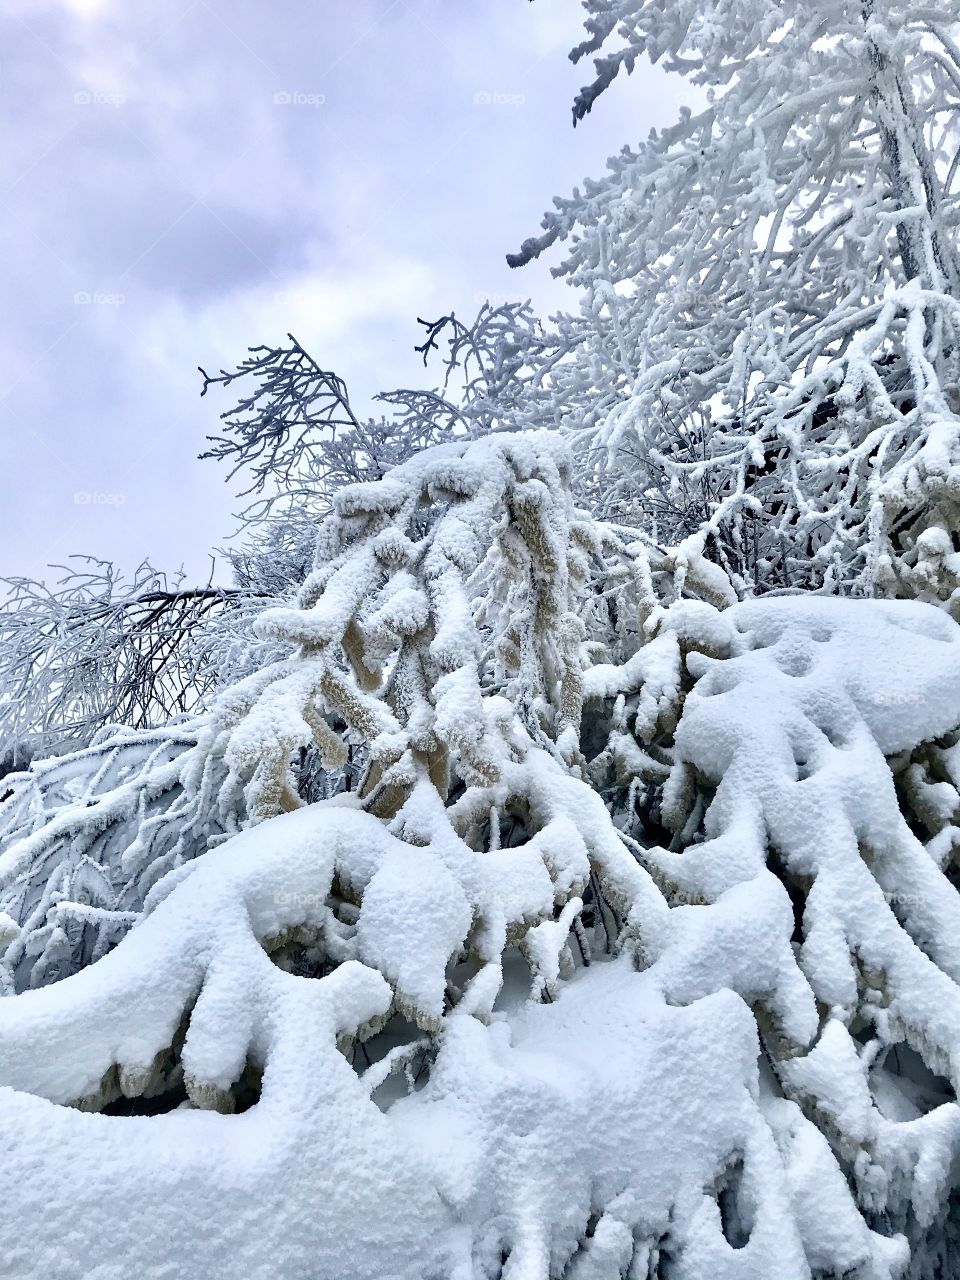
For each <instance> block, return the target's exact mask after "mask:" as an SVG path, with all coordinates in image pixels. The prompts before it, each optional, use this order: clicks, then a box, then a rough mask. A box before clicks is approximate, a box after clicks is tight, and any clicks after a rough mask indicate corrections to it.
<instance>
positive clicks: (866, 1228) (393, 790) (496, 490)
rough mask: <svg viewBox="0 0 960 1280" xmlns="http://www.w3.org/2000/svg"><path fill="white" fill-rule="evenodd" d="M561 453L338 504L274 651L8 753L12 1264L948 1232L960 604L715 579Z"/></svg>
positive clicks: (448, 1272)
mask: <svg viewBox="0 0 960 1280" xmlns="http://www.w3.org/2000/svg"><path fill="white" fill-rule="evenodd" d="M569 469H570V462H569V458H568V456H567V454H566V452H565V449H564V447H563V445H562V443H561V441H560V440H559V439H558V437H556V436H551V435H503V436H492V437H488V438H487V439H485V440H482V441H479V442H473V443H463V444H451V445H446V446H442V447H439V448H437V449H433V450H428V451H426V452H424V453H423V454H422V455H420V456H419V457H417V458H415V459H414V460H413V461H411V462H409V463H406V464H404V465H403V466H401V467H399V468H397V469H396V470H395V471H394V472H392V473H391V474H390V475H389V476H388V477H387V478H386V479H385V480H382V481H379V482H377V483H371V484H361V485H354V486H350V487H348V488H346V489H344V490H342V491H341V493H340V494H339V496H338V497H337V499H336V504H335V510H334V513H333V514H332V516H331V517H330V518H329V519H328V520H327V521H326V522H325V524H324V525H323V527H322V529H321V532H320V537H319V540H318V545H317V557H316V566H315V569H314V571H313V573H312V574H311V576H310V577H309V579H308V581H307V583H306V585H305V587H304V589H303V592H302V595H301V597H300V599H299V601H298V602H297V604H296V606H295V607H294V606H291V607H289V608H278V609H273V610H270V611H268V612H267V613H266V614H264V615H263V617H262V619H261V620H260V622H259V623H258V624H257V625H258V627H259V628H260V632H261V635H262V637H263V638H264V639H265V640H266V641H269V642H271V643H277V644H278V645H281V646H289V647H291V648H292V656H291V657H289V658H284V659H282V660H281V661H280V662H278V663H276V664H274V665H272V666H269V667H267V668H265V669H264V670H263V671H262V672H258V673H257V674H256V675H255V676H253V677H251V678H249V679H248V680H247V681H244V682H242V683H240V684H239V685H237V686H235V687H234V688H233V689H232V690H230V691H229V692H228V693H227V694H225V695H224V696H223V697H222V698H221V699H220V701H219V702H218V703H217V705H216V706H215V708H214V709H213V711H212V712H211V714H210V716H209V717H208V718H207V719H205V720H203V721H197V722H195V723H191V724H190V725H189V726H186V727H178V726H172V727H171V728H170V729H169V730H166V731H163V732H162V733H159V734H158V735H157V737H156V738H155V739H152V738H151V739H150V740H149V741H148V740H147V739H146V738H145V737H144V735H140V736H139V737H138V738H134V737H133V735H129V736H126V737H125V736H123V735H119V736H117V737H115V738H114V739H112V740H110V741H108V742H104V743H100V744H98V745H97V747H96V748H94V749H93V754H91V752H89V751H88V752H85V753H78V754H77V755H76V756H73V757H65V758H63V759H61V760H59V761H57V762H54V763H51V764H41V765H38V766H35V768H34V770H33V772H32V774H26V775H21V776H19V777H16V778H14V779H13V780H12V782H11V783H10V785H11V788H12V792H13V794H12V795H11V796H10V797H9V798H8V799H7V800H6V801H5V802H4V803H3V805H2V806H0V820H2V823H3V830H4V832H5V833H6V834H5V846H4V851H3V854H2V861H0V877H2V881H0V883H2V886H3V887H2V893H3V895H4V897H3V902H4V904H5V907H4V910H5V912H6V916H5V918H3V926H4V932H5V945H6V950H5V955H4V967H5V973H6V984H7V989H8V991H10V992H11V993H15V994H10V995H9V996H8V998H6V999H4V1000H2V1001H0V1116H2V1125H3V1134H4V1161H3V1164H2V1174H0V1259H2V1260H3V1263H4V1268H5V1269H6V1271H7V1272H8V1273H10V1274H13V1275H26V1274H39V1273H42V1274H44V1275H47V1276H51V1277H61V1276H62V1277H67V1276H71V1277H72V1276H82V1275H97V1276H98V1277H106V1276H114V1275H115V1276H128V1275H133V1274H136V1275H142V1276H153V1275H156V1276H159V1275H162V1274H171V1273H174V1274H180V1275H196V1276H201V1275H202V1276H228V1275H230V1276H236V1275H242V1276H244V1277H268V1276H269V1277H282V1278H283V1280H293V1278H294V1277H307V1276H310V1277H323V1278H329V1280H346V1278H348V1277H357V1278H358V1280H359V1278H360V1277H364V1278H365V1280H368V1278H369V1277H410V1278H411V1280H413V1278H414V1277H416V1278H418V1280H424V1278H428V1277H436V1278H437V1280H440V1278H441V1277H456V1278H457V1280H467V1278H468V1277H471V1278H472V1277H497V1276H504V1277H507V1278H508V1280H535V1278H541V1277H542V1278H544V1280H546V1278H547V1277H553V1276H564V1277H571V1278H572V1277H576V1278H579V1280H586V1278H587V1277H592V1278H594V1280H607V1278H609V1280H615V1278H616V1277H623V1276H630V1277H632V1278H634V1280H636V1278H637V1277H665V1276H668V1275H669V1276H670V1277H673V1278H674V1280H676V1278H677V1277H689V1278H690V1280H701V1278H703V1277H708V1276H709V1277H729V1278H731V1280H734V1278H736V1280H741V1278H746V1277H751V1278H754V1280H769V1278H770V1277H772V1276H778V1277H784V1278H787V1277H790V1278H792V1277H798V1278H799V1277H808V1276H811V1275H815V1276H824V1277H826V1276H839V1275H844V1276H851V1277H854V1276H855V1277H859V1278H860V1280H879V1278H881V1277H893V1276H895V1275H899V1274H902V1273H904V1269H905V1268H908V1267H909V1268H912V1271H913V1274H915V1275H918V1276H919V1275H931V1276H932V1275H934V1274H936V1271H935V1270H934V1268H935V1266H936V1265H942V1266H944V1267H946V1268H948V1270H947V1272H946V1273H947V1274H949V1267H950V1266H952V1265H953V1266H955V1265H956V1256H957V1255H956V1253H955V1252H953V1250H954V1248H955V1245H954V1242H953V1227H952V1225H951V1217H950V1203H951V1194H952V1186H953V1177H952V1165H953V1161H954V1154H955V1152H956V1150H957V1145H956V1144H957V1141H958V1137H960V1109H958V1105H957V1101H956V1088H957V1083H958V1079H960V943H958V941H957V940H958V939H960V896H958V894H957V891H956V889H955V888H954V886H953V882H952V875H953V856H954V850H955V848H957V847H958V846H960V746H958V745H957V742H958V735H957V733H956V729H957V726H958V725H960V629H958V628H957V626H956V624H954V623H953V622H952V621H951V620H950V618H949V617H947V616H946V615H945V614H944V613H942V612H940V611H937V610H935V609H934V608H932V607H930V606H926V605H922V604H915V603H878V602H866V601H844V600H827V599H823V598H812V597H805V598H800V597H790V598H779V599H774V600H768V601H761V602H753V603H747V604H734V603H731V601H732V592H731V591H730V588H729V585H728V584H725V582H724V580H723V575H722V574H720V573H719V571H718V570H717V569H716V568H715V567H713V566H711V565H709V564H707V563H706V562H705V561H703V560H702V559H700V558H698V557H697V556H695V555H693V554H692V553H691V554H688V555H687V556H686V557H678V556H677V555H676V554H675V555H674V556H673V557H668V556H665V555H664V554H663V553H662V552H660V551H658V550H657V549H656V548H655V547H648V546H646V545H645V544H643V543H640V542H636V541H634V542H629V541H625V540H624V539H623V538H621V537H620V536H618V534H617V532H616V531H615V530H613V529H611V528H609V527H606V526H602V525H598V524H596V523H595V522H593V521H591V520H590V519H589V518H588V517H587V516H586V515H585V514H584V513H583V512H580V511H578V510H576V509H575V507H574V505H573V503H572V501H571V499H570V496H569V484H570V474H569ZM178 735H179V736H178ZM305 752H317V753H319V755H320V756H321V757H322V760H323V762H324V764H323V768H324V770H325V771H326V776H327V777H328V780H329V798H328V799H325V800H320V801H318V802H315V803H309V804H305V803H304V802H303V798H302V795H301V792H302V790H303V788H302V787H301V786H300V785H299V780H298V770H299V769H300V767H301V763H302V760H303V757H304V753H305ZM348 754H349V757H350V769H348V768H346V762H347V757H348ZM351 769H352V772H351ZM348 784H349V785H348ZM81 866H82V867H83V868H84V870H83V872H82V874H81V872H80V871H79V870H78V868H80V867H81ZM71 876H72V877H73V878H72V879H71ZM98 876H101V877H102V878H103V881H102V883H101V882H100V881H98V880H97V877H98ZM94 882H96V884H98V885H99V886H100V887H99V890H98V892H100V893H101V894H102V895H103V899H104V901H103V902H102V903H101V904H100V905H97V904H96V903H93V902H91V901H90V892H91V891H90V886H91V885H93V884H94ZM79 890H84V891H85V893H86V896H87V899H88V900H87V901H86V902H83V901H77V900H75V899H72V898H71V896H70V895H71V893H78V891H79ZM18 895H19V896H18ZM120 902H122V903H123V904H125V905H123V906H120V905H119V903H120ZM111 904H112V905H111ZM98 913H99V914H98ZM118 913H119V914H118ZM70 920H75V921H78V922H79V923H81V924H82V925H83V927H84V928H88V927H90V926H92V925H96V926H97V928H100V927H101V926H103V925H104V924H105V922H107V921H108V920H109V921H110V922H111V928H113V929H115V930H116V933H115V934H108V933H104V934H98V935H97V945H98V948H99V949H98V951H97V956H99V958H97V961H96V963H95V964H89V963H88V961H89V960H90V959H94V958H96V957H95V956H94V955H92V954H89V955H88V954H85V953H83V952H82V947H83V946H87V945H89V942H90V939H89V936H87V935H83V934H77V933H70V932H69V929H68V928H67V927H66V922H67V921H70ZM130 926H132V927H130ZM58 929H59V930H60V935H61V936H59V937H57V938H56V946H57V947H58V948H59V951H56V949H54V950H51V951H50V954H49V963H48V965H47V966H46V968H45V969H39V968H38V965H37V963H36V957H37V956H40V957H43V956H45V955H47V949H48V948H50V947H51V946H52V943H51V938H52V937H53V935H54V933H55V931H56V930H58ZM125 930H126V931H127V932H126V936H125V937H124V938H123V941H121V942H120V943H119V945H118V946H116V947H115V948H114V949H112V950H111V949H110V947H111V944H112V942H113V941H114V940H115V936H116V934H118V933H121V932H123V931H125ZM84 938H85V939H86V940H85V941H84ZM78 947H79V948H80V951H78V949H77V948H78ZM101 953H105V954H101ZM55 954H59V955H60V957H61V961H62V964H63V966H64V971H65V972H68V973H69V972H72V970H74V969H77V968H80V970H81V971H80V972H75V973H72V976H69V977H65V978H64V979H63V980H62V981H59V982H53V983H52V984H49V985H44V984H45V983H49V982H50V979H51V978H52V977H55V976H57V969H56V964H55V963H54V956H55ZM31 957H33V958H34V959H33V961H31ZM29 987H32V988H34V989H25V988H29ZM91 1113H96V1114H91ZM65 1202H69V1204H70V1206H71V1213H70V1219H69V1225H64V1226H63V1227H62V1228H60V1227H57V1228H55V1227H54V1226H53V1225H52V1220H51V1213H50V1210H51V1205H58V1204H62V1203H65Z"/></svg>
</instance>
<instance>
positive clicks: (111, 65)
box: [0, 0, 683, 579]
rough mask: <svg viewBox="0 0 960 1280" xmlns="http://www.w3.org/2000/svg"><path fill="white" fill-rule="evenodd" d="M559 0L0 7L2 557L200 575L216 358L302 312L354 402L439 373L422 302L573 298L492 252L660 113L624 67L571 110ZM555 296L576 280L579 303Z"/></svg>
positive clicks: (671, 105)
mask: <svg viewBox="0 0 960 1280" xmlns="http://www.w3.org/2000/svg"><path fill="white" fill-rule="evenodd" d="M580 18H581V10H580V7H579V4H578V3H577V2H576V0H536V2H535V3H533V4H528V3H526V0H166V2H165V3H162V4H156V3H147V0H3V3H2V18H0V23H2V45H3V49H4V68H3V71H4V74H3V76H2V87H0V93H2V96H3V111H4V114H5V129H4V142H5V145H4V148H3V160H2V168H3V174H2V187H3V195H2V198H0V228H2V244H3V252H2V270H3V272H4V278H5V290H4V297H5V300H6V305H5V306H4V307H3V309H2V313H0V325H2V329H3V332H2V340H0V396H2V406H3V412H2V415H0V432H2V444H3V448H2V454H0V457H2V463H0V468H2V470H0V488H2V494H0V497H2V501H0V575H11V574H30V575H33V576H46V577H47V578H48V579H49V578H51V577H53V576H55V575H51V574H50V573H49V571H46V570H45V569H44V566H46V565H47V564H50V563H53V562H62V561H63V560H64V559H65V558H66V557H67V556H69V555H70V554H71V553H75V552H85V553H89V554H94V555H99V556H103V557H107V558H110V559H113V560H115V561H117V562H118V563H119V564H120V565H122V566H124V567H126V568H130V567H132V566H133V565H134V564H135V563H136V562H138V561H139V560H140V559H142V558H144V557H146V556H149V557H150V559H151V560H152V561H153V562H154V563H155V564H156V565H158V566H159V567H162V568H169V569H175V568H177V567H178V566H179V565H180V564H181V563H182V564H184V565H185V566H186V568H187V570H188V572H189V573H190V574H191V575H193V576H198V575H203V574H205V573H206V572H207V569H208V565H209V562H208V559H207V557H208V553H209V552H210V550H211V549H212V548H213V547H215V546H216V545H218V544H220V543H222V542H223V541H224V539H225V538H226V537H227V536H228V535H229V533H230V532H231V530H232V529H233V528H234V523H233V521H232V520H231V512H232V511H233V510H234V508H235V505H236V504H235V503H233V502H232V501H231V495H230V491H229V490H228V489H227V488H226V487H225V485H224V483H223V476H222V473H221V472H220V471H219V469H218V467H217V465H216V464H215V463H212V462H203V463H201V462H198V461H197V460H196V455H197V453H198V452H199V451H200V449H201V448H202V447H203V440H204V436H205V434H206V433H208V432H209V431H211V430H213V429H215V427H216V415H217V413H218V412H219V410H221V409H224V408H227V407H228V402H227V401H226V399H221V400H219V401H217V400H215V399H214V398H213V394H212V393H211V395H208V396H207V397H206V399H204V400H202V401H201V400H200V398H199V390H200V378H199V375H198V374H197V372H196V366H197V365H198V364H202V365H204V366H205V367H207V368H211V367H219V366H221V365H222V366H232V365H234V364H236V363H237V361H238V360H239V359H241V358H242V356H243V354H244V352H245V349H246V347H247V346H249V345H251V344H254V343H258V342H268V343H273V342H279V341H281V340H282V339H283V337H284V335H285V334H286V332H287V331H288V330H292V331H293V332H294V333H295V334H296V336H297V337H298V338H299V339H300V341H301V342H302V343H303V345H304V346H306V347H307V349H308V350H310V351H311V352H312V354H314V355H315V356H316V357H317V358H318V359H319V360H320V361H321V362H322V363H324V364H325V365H326V366H327V367H331V368H334V369H336V371H337V372H338V373H340V374H341V375H342V376H343V377H345V378H346V380H347V382H348V385H349V386H350V388H351V392H352V396H353V398H354V400H355V401H356V402H358V403H359V405H361V406H362V405H364V404H365V403H366V402H367V401H368V399H369V397H370V396H372V395H373V394H374V393H375V392H376V391H378V390H384V389H390V388H392V387H394V386H398V385H411V384H414V383H418V384H420V385H424V384H425V383H429V382H430V381H431V379H430V375H429V374H427V375H424V373H423V371H422V369H421V366H420V363H419V357H417V356H416V355H415V353H414V352H413V345H414V343H415V342H417V341H419V337H418V334H417V325H416V316H417V315H426V316H438V315H441V314H443V313H445V312H447V311H449V310H450V309H451V308H454V309H455V310H456V311H457V312H458V314H461V315H467V314H468V313H470V312H471V311H472V310H474V309H475V308H476V306H477V304H478V303H479V302H480V301H481V300H482V298H484V297H486V296H490V297H493V298H497V299H502V298H504V297H509V298H525V297H529V298H531V299H532V300H533V302H534V304H535V306H536V307H537V308H538V309H539V310H542V311H544V312H547V311H549V310H553V309H555V308H556V307H557V305H559V304H563V303H564V302H565V301H566V299H565V296H564V295H565V294H566V293H568V292H570V291H569V290H567V289H566V287H565V286H563V285H561V284H559V283H557V282H555V281H553V280H551V278H550V275H549V270H548V264H546V263H537V264H534V265H532V266H530V267H527V268H525V269H523V270H522V271H519V272H516V271H510V270H509V269H508V268H507V267H506V265H505V262H504V255H505V254H506V253H507V252H508V251H510V250H513V249H516V248H517V247H518V246H519V244H520V242H521V241H522V240H523V239H524V238H526V237H527V236H528V235H531V234H533V233H534V232H535V231H536V230H537V228H538V225H539V221H540V217H541V215H542V213H543V211H544V209H546V208H547V207H549V204H550V199H551V197H552V196H553V195H554V194H567V193H568V192H569V191H570V189H571V188H572V187H573V186H574V185H575V184H576V183H577V182H579V181H580V180H582V178H583V177H584V176H585V175H597V176H599V175H600V174H601V172H602V171H603V166H604V161H605V159H606V157H607V156H608V155H610V154H613V153H614V152H616V151H617V150H619V148H620V146H621V145H622V144H623V143H625V142H637V141H638V140H640V139H641V138H643V137H645V136H646V134H647V133H648V131H649V129H650V128H651V126H660V125H663V124H667V123H669V122H670V121H671V120H672V119H673V118H674V117H675V114H676V110H677V106H678V104H679V102H680V101H682V99H683V85H682V83H681V84H679V85H676V84H674V82H673V80H672V79H668V78H667V77H664V76H663V75H662V74H661V73H660V72H659V71H658V70H653V69H651V68H649V67H641V68H639V69H638V71H637V73H636V74H635V75H634V77H632V79H631V80H629V81H625V82H624V83H623V84H619V85H617V86H616V87H615V88H614V90H613V91H611V93H610V94H608V95H607V96H605V97H604V99H602V100H601V102H600V104H599V105H598V107H597V108H596V110H595V111H594V114H593V115H592V116H591V117H589V118H588V120H587V121H586V122H585V124H584V125H581V126H580V127H578V128H577V129H576V130H574V129H573V128H572V127H571V117H570V105H571V102H572V99H573V96H574V93H575V92H576V90H577V89H578V88H579V86H580V85H581V84H582V83H583V82H584V81H585V79H586V78H587V75H588V69H587V68H585V67H574V66H572V65H571V64H570V63H569V61H568V60H567V57H566V55H567V52H568V50H569V49H570V48H571V47H572V45H573V44H575V43H576V42H577V41H578V40H579V39H580V34H581V29H580ZM571 302H575V299H573V298H572V295H571Z"/></svg>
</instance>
